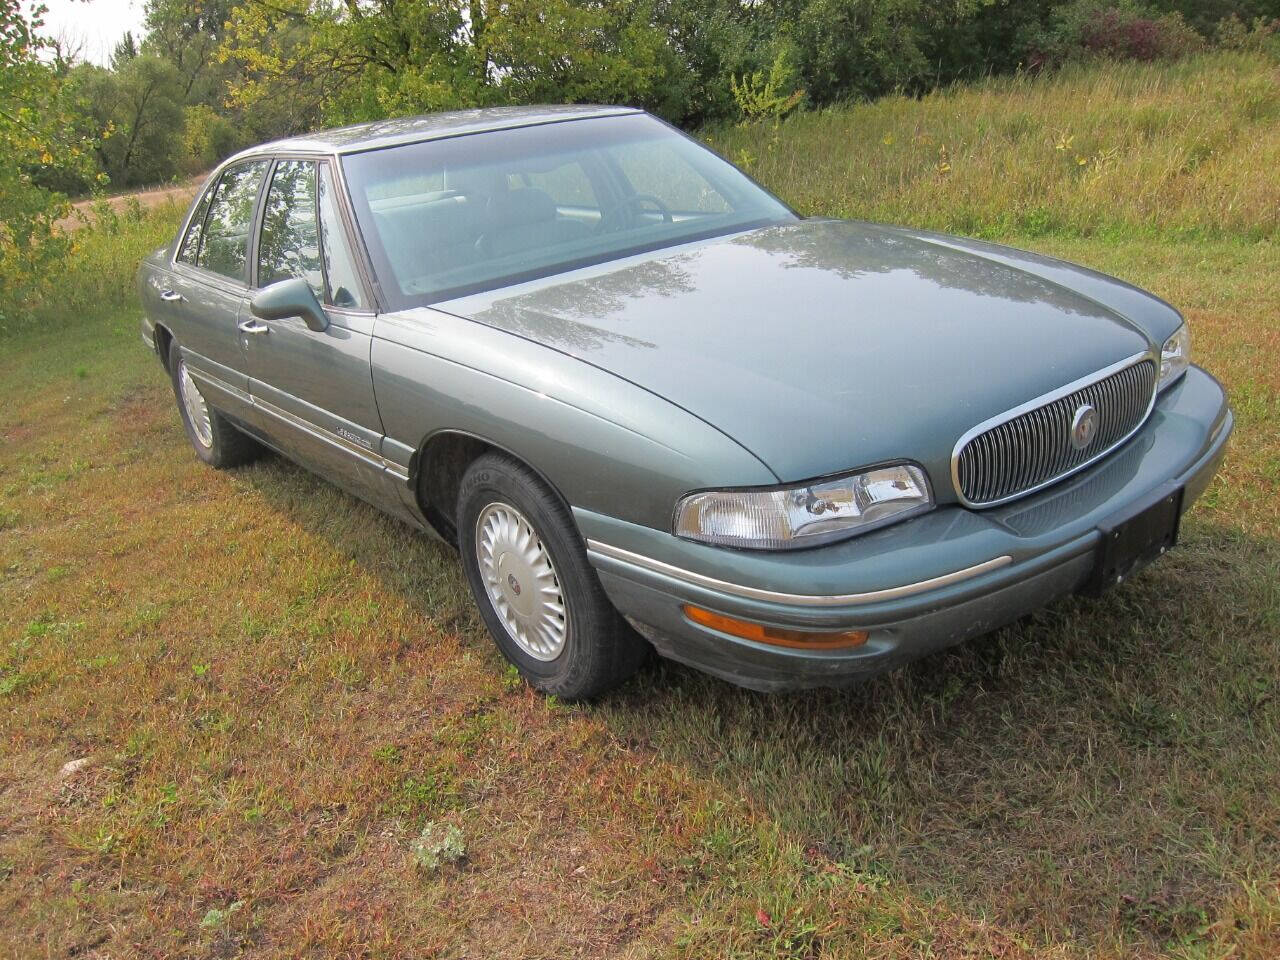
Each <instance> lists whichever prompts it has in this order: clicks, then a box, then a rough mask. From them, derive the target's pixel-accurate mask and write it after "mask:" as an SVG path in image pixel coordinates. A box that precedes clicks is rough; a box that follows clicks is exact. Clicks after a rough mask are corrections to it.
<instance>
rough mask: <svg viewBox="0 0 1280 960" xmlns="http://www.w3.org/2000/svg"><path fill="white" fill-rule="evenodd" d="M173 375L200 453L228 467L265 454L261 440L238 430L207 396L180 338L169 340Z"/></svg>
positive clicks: (185, 421) (213, 464)
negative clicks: (193, 373) (191, 371)
mask: <svg viewBox="0 0 1280 960" xmlns="http://www.w3.org/2000/svg"><path fill="white" fill-rule="evenodd" d="M169 379H170V380H171V381H172V382H173V395H174V397H175V398H176V399H177V401H178V416H179V417H181V418H182V427H183V429H184V430H186V431H187V439H188V440H190V441H191V446H192V447H193V448H194V449H195V451H196V456H197V457H199V458H200V459H201V460H203V461H204V462H205V463H207V464H209V466H211V467H217V468H218V469H226V468H228V467H238V466H240V465H241V464H242V463H248V462H249V461H251V460H254V459H256V458H257V457H259V456H261V454H262V447H261V446H260V445H259V444H258V442H257V441H256V440H254V439H253V438H252V437H249V436H246V435H245V434H243V433H241V432H240V431H239V430H237V429H236V428H235V427H234V426H232V425H231V421H230V420H228V419H227V418H226V417H224V416H223V415H222V414H220V413H219V412H218V411H217V410H215V409H214V408H213V407H212V406H210V405H209V403H208V402H207V401H206V400H205V398H204V396H203V395H202V394H201V393H200V388H199V387H198V386H197V385H196V382H195V380H193V379H192V378H191V375H190V374H189V373H188V372H187V362H186V360H185V359H184V358H183V356H182V351H181V350H180V349H179V348H178V341H176V340H174V341H172V342H171V343H170V344H169Z"/></svg>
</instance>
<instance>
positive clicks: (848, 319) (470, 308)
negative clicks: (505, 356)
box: [437, 220, 1167, 500]
mask: <svg viewBox="0 0 1280 960" xmlns="http://www.w3.org/2000/svg"><path fill="white" fill-rule="evenodd" d="M963 243H965V241H958V240H951V239H950V238H943V237H934V236H930V235H926V234H919V233H911V232H908V231H905V230H898V229H893V228H888V227H879V226H873V225H870V224H864V223H853V222H848V221H833V220H801V221H797V222H793V223H788V224H784V225H780V226H773V227H767V228H763V229H760V230H754V231H751V232H748V233H742V234H737V235H733V236H729V237H723V238H718V239H715V240H710V241H704V242H700V243H695V244H689V245H685V246H681V247H678V248H674V249H668V250H664V251H660V252H658V253H653V254H647V255H643V256H639V257H632V258H629V259H627V260H622V261H614V262H612V263H608V264H603V265H598V266H594V267H589V268H584V269H581V270H576V271H573V272H572V273H568V274H559V275H557V276H553V277H548V278H544V279H542V280H537V281H533V282H530V283H525V284H521V285H519V286H517V287H507V288H504V289H502V290H497V291H490V292H486V293H481V294H476V295H471V296H468V297H465V298H460V299H457V300H454V301H450V302H448V303H442V304H438V305H437V308H438V309H442V310H446V311H448V312H450V313H454V314H457V315H459V316H464V317H468V318H470V319H473V320H475V321H478V322H480V323H484V324H488V325H491V326H494V327H497V328H500V329H503V330H506V331H509V332H511V333H513V334H517V335H519V336H522V337H525V338H528V339H531V340H534V341H537V342H539V343H542V344H545V345H547V346H549V347H552V348H554V349H556V350H560V351H563V352H565V353H568V354H571V355H573V356H575V357H578V358H580V359H581V360H583V361H585V362H587V363H591V364H594V365H596V366H598V367H601V368H603V369H605V370H608V371H610V372H611V373H613V374H615V375H617V376H619V377H622V378H624V379H626V380H629V381H631V382H633V383H635V384H637V385H639V386H641V387H643V388H644V389H647V390H650V391H652V392H653V393H656V394H658V395H660V396H662V397H664V398H665V399H667V400H668V401H670V402H671V403H674V404H676V405H678V406H680V407H682V408H684V409H685V410H687V411H689V412H691V413H693V414H694V415H696V416H698V417H700V418H702V419H704V420H706V421H707V422H708V423H710V424H712V425H714V426H715V427H717V428H718V429H720V430H722V431H723V432H724V433H726V434H727V435H729V436H730V437H732V438H733V439H735V440H736V441H737V442H738V443H740V444H741V445H742V446H744V447H746V448H747V449H748V450H750V451H751V452H752V453H754V454H755V455H756V456H757V457H758V458H759V459H760V460H761V461H762V462H763V463H764V464H765V465H766V466H767V467H769V469H770V470H772V471H773V472H774V474H775V475H776V476H777V477H778V478H779V480H780V481H784V482H790V481H794V480H803V479H808V478H811V477H816V476H822V475H824V474H830V473H835V472H839V471H843V470H849V469H852V468H855V467H859V466H863V465H867V464H873V463H878V462H883V461H886V460H896V459H911V460H916V461H918V462H920V463H922V464H923V465H924V466H925V467H926V468H927V469H928V470H929V472H930V475H931V477H932V478H933V480H934V483H935V486H936V487H938V488H939V489H938V493H939V495H940V499H944V500H945V499H949V496H948V494H949V490H948V488H949V483H948V482H947V476H948V470H949V463H950V457H951V453H952V450H953V448H954V445H955V443H956V441H957V439H958V438H959V437H960V436H961V434H963V433H964V432H965V431H966V430H968V429H969V428H971V427H973V426H974V425H975V424H977V423H979V422H981V421H983V420H986V419H988V418H990V417H993V416H995V415H997V414H999V413H1001V412H1003V411H1005V410H1008V409H1010V408H1012V407H1015V406H1017V405H1019V404H1021V403H1025V402H1026V401H1027V400H1030V399H1033V398H1035V397H1038V396H1041V395H1042V394H1044V393H1047V392H1049V391H1051V390H1054V389H1056V388H1058V387H1061V386H1063V385H1065V384H1068V383H1071V382H1073V381H1075V380H1078V379H1080V378H1081V377H1084V376H1087V375H1089V374H1090V373H1093V372H1094V371H1097V370H1100V369H1102V368H1103V367H1106V366H1109V365H1111V364H1114V363H1116V362H1118V361H1120V360H1123V359H1125V358H1127V357H1131V356H1133V355H1135V354H1137V353H1140V352H1143V351H1147V350H1150V349H1151V347H1152V340H1151V335H1150V331H1146V332H1144V330H1143V329H1141V328H1140V326H1139V325H1138V323H1136V322H1134V321H1133V320H1131V319H1127V318H1126V317H1124V316H1121V314H1120V313H1119V312H1118V311H1117V310H1116V309H1114V308H1112V307H1108V306H1105V305H1104V304H1103V303H1102V302H1100V299H1099V296H1098V290H1099V289H1105V288H1099V287H1098V283H1097V281H1098V277H1099V275H1097V274H1088V273H1087V272H1085V271H1081V272H1080V274H1081V276H1082V277H1083V278H1086V279H1089V280H1090V281H1091V283H1092V287H1090V286H1089V284H1088V283H1082V284H1081V285H1080V286H1082V287H1083V288H1084V289H1088V290H1089V294H1090V295H1086V294H1085V293H1084V292H1081V290H1080V289H1077V288H1076V287H1075V285H1072V284H1066V283H1064V282H1063V281H1062V279H1061V277H1062V276H1063V275H1064V274H1063V271H1062V269H1061V268H1062V267H1063V265H1062V264H1060V263H1058V262H1056V261H1045V260H1040V259H1038V258H1033V257H1031V256H1030V255H1027V256H1028V259H1027V260H1026V261H1025V262H1020V261H1017V260H1015V259H1012V258H1011V257H1010V256H1009V255H1010V254H1015V253H1016V252H1015V251H1009V250H1007V249H1006V248H999V247H990V248H988V250H987V251H986V252H980V251H978V250H975V249H972V248H965V247H963V246H961V244H963ZM1037 264H1040V265H1042V266H1053V267H1054V268H1055V269H1057V277H1056V278H1055V279H1054V280H1051V279H1048V278H1047V277H1046V276H1044V275H1040V274H1039V273H1037V272H1036V270H1037ZM1045 272H1046V273H1049V274H1050V275H1052V272H1051V271H1048V270H1046V271H1045ZM1065 275H1066V276H1068V277H1069V276H1070V274H1069V273H1068V274H1065ZM1111 282H1114V283H1115V284H1116V285H1117V287H1119V286H1122V285H1120V284H1119V283H1118V281H1111ZM1125 289H1126V290H1127V291H1129V293H1130V295H1132V294H1134V293H1136V291H1133V288H1125ZM1166 309H1167V308H1166ZM1157 342H1159V341H1157Z"/></svg>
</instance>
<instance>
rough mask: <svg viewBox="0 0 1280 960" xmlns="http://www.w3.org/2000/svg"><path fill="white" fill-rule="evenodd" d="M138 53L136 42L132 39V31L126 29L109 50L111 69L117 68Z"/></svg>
mask: <svg viewBox="0 0 1280 960" xmlns="http://www.w3.org/2000/svg"><path fill="white" fill-rule="evenodd" d="M137 55H138V42H137V41H136V40H134V39H133V31H132V30H126V31H125V32H124V36H123V37H121V38H120V40H119V42H118V43H116V46H115V49H114V50H112V51H111V69H112V70H119V69H120V68H121V67H123V66H124V65H125V64H126V63H128V62H129V61H130V60H132V59H133V58H134V57H136V56H137Z"/></svg>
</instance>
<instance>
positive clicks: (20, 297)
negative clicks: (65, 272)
mask: <svg viewBox="0 0 1280 960" xmlns="http://www.w3.org/2000/svg"><path fill="white" fill-rule="evenodd" d="M26 10H27V6H26V4H25V3H23V2H21V0H0V291H2V292H3V293H4V297H3V299H0V326H2V325H5V323H6V318H9V319H13V318H16V317H19V316H21V315H23V314H24V313H25V311H26V310H27V308H28V307H29V305H30V301H31V300H32V299H34V298H38V297H39V296H40V295H42V294H43V293H44V292H46V291H47V290H48V289H49V281H48V279H47V277H48V275H47V272H46V271H47V270H48V268H49V266H50V265H51V264H53V263H55V262H56V261H57V260H58V259H59V258H61V257H63V256H64V255H65V253H66V250H67V247H68V245H69V242H68V241H67V239H66V238H65V237H63V236H60V235H59V234H57V233H56V232H55V231H54V224H55V223H56V222H57V220H58V219H59V218H61V217H63V216H65V215H66V213H67V209H68V208H67V205H66V200H65V197H64V196H63V195H62V194H61V193H60V192H58V190H57V187H58V186H59V185H61V184H63V183H67V182H71V183H78V182H87V181H90V180H91V179H92V177H93V167H92V159H91V157H90V156H89V151H88V146H89V145H88V142H87V138H86V137H85V136H83V135H82V133H81V132H80V131H79V130H78V128H77V124H76V122H75V117H74V116H73V114H72V113H71V112H70V111H69V110H68V108H67V104H66V102H65V98H64V96H63V89H62V88H63V80H64V78H63V76H62V66H63V65H62V64H61V63H60V62H58V61H57V60H56V59H55V61H54V62H52V63H50V62H46V61H44V60H42V59H41V55H42V54H43V53H45V52H46V51H47V50H48V46H49V45H48V42H47V41H45V40H43V39H42V38H41V36H40V33H39V30H40V26H41V20H40V16H41V14H42V13H43V8H42V7H39V6H37V7H35V8H34V10H33V11H32V12H31V13H30V15H28V14H27V13H26V12H25V11H26Z"/></svg>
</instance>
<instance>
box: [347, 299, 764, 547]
mask: <svg viewBox="0 0 1280 960" xmlns="http://www.w3.org/2000/svg"><path fill="white" fill-rule="evenodd" d="M371 360H372V367H373V383H374V391H375V394H376V397H377V402H378V410H379V412H380V413H381V416H382V423H383V428H384V430H385V433H386V436H387V439H388V446H389V447H393V448H395V449H400V450H409V449H412V450H417V449H420V448H421V445H422V443H423V441H424V440H425V439H426V438H428V437H430V436H432V435H434V434H436V433H438V432H440V431H444V430H449V431H458V432H461V433H465V434H470V435H473V436H476V437H479V438H482V439H484V440H487V441H489V442H491V443H493V444H494V445H495V446H498V447H501V448H503V449H505V450H508V451H510V452H511V453H512V454H514V455H515V456H517V457H519V458H520V459H522V460H524V461H525V462H526V463H528V464H529V465H530V466H531V467H532V468H534V469H535V470H536V471H538V472H539V473H541V474H542V475H543V476H545V477H546V478H547V479H548V480H549V481H550V482H551V483H552V484H553V485H554V486H555V487H556V488H557V490H558V491H559V492H560V494H561V495H562V496H563V497H564V498H565V500H566V501H567V502H568V503H569V504H570V506H573V507H578V508H582V509H586V510H590V511H592V512H595V513H602V514H605V515H608V516H613V517H617V518H619V519H622V520H626V521H628V522H630V523H636V524H641V525H643V526H647V527H653V528H655V529H660V530H667V531H669V530H670V528H671V518H672V512H673V510H674V507H675V503H676V500H677V499H679V497H680V496H681V495H682V494H684V493H687V492H688V491H689V490H692V489H696V488H700V487H707V486H716V485H726V486H752V485H760V484H773V483H777V482H778V478H777V477H776V476H775V475H774V474H773V472H772V471H770V470H769V469H768V468H767V467H765V466H764V464H762V463H761V462H760V461H759V460H758V459H757V458H756V457H755V456H754V455H753V454H751V453H750V452H749V451H747V450H746V449H745V448H743V447H742V446H741V445H740V444H738V443H737V442H736V441H734V440H732V439H730V438H729V437H728V436H726V435H725V434H723V433H722V432H720V431H719V430H717V429H716V428H715V427H713V426H711V425H710V424H708V423H706V422H705V421H703V420H700V419H699V418H697V417H695V416H694V415H693V414H691V413H688V412H687V411H685V410H683V409H681V408H679V407H677V406H675V405H674V404H672V403H670V402H668V401H667V400H664V399H663V398H661V397H659V396H657V395H655V394H653V393H650V392H649V391H647V390H644V389H642V388H640V387H638V386H636V385H635V384H633V383H630V382H628V381H626V380H623V379H621V378H619V377H617V376H615V375H614V374H611V373H608V372H607V371H605V370H602V369H600V368H598V367H594V366H592V365H591V364H589V363H586V362H584V361H582V360H578V359H575V358H573V357H570V356H568V355H567V354H564V353H561V352H560V351H557V350H554V349H552V348H549V347H545V346H542V345H540V344H536V343H533V342H532V341H529V340H526V339H524V338H522V337H519V336H516V335H513V334H510V333H506V332H504V331H500V330H496V329H494V328H492V327H488V326H485V325H483V324H479V323H475V322H473V321H470V320H465V319H462V318H459V317H455V316H453V315H451V314H446V313H442V312H440V311H436V310H431V309H426V308H423V309H415V310H410V311H405V312H404V313H398V314H386V315H382V316H379V317H378V320H377V323H376V325H375V328H374V340H373V348H372V356H371Z"/></svg>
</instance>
